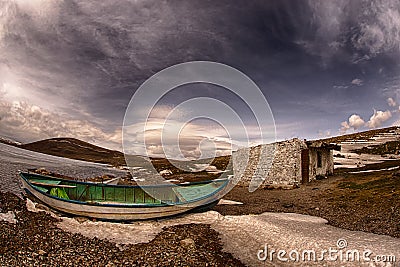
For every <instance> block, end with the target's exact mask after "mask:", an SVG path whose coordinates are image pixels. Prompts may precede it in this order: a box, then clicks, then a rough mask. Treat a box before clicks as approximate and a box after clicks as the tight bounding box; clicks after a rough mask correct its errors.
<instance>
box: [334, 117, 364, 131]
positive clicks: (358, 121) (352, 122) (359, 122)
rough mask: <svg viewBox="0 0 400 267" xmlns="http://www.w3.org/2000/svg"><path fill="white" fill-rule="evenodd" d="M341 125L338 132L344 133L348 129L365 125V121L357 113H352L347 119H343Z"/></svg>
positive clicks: (355, 128)
mask: <svg viewBox="0 0 400 267" xmlns="http://www.w3.org/2000/svg"><path fill="white" fill-rule="evenodd" d="M340 125H341V126H342V127H341V128H340V132H342V133H345V132H346V131H347V130H349V129H351V128H352V129H353V130H354V131H356V130H358V129H359V128H361V127H363V126H364V125H365V121H364V120H363V119H362V118H361V117H360V116H359V115H357V114H353V115H351V116H350V117H349V119H348V121H344V122H342V123H341V124H340Z"/></svg>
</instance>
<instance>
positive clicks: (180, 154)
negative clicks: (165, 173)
mask: <svg viewBox="0 0 400 267" xmlns="http://www.w3.org/2000/svg"><path fill="white" fill-rule="evenodd" d="M160 110H162V109H160ZM125 127H126V129H125V130H126V135H124V139H125V140H124V146H125V147H124V150H125V152H127V153H129V154H141V155H148V156H150V157H167V158H171V159H180V160H184V159H190V160H192V159H198V158H212V157H214V156H221V155H227V154H230V153H231V151H232V149H235V148H237V146H236V145H235V144H234V142H233V141H232V140H231V139H230V137H229V136H228V135H227V133H226V132H225V130H224V129H223V128H221V127H216V125H205V124H204V122H203V123H201V122H199V121H197V120H194V121H190V122H188V123H185V124H182V122H181V121H177V120H174V119H172V120H170V119H169V120H168V121H166V120H164V118H157V117H151V118H149V119H148V120H147V124H146V125H145V124H144V123H135V124H133V125H129V126H125ZM143 141H144V142H143Z"/></svg>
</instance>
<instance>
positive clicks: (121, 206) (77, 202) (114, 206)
mask: <svg viewBox="0 0 400 267" xmlns="http://www.w3.org/2000/svg"><path fill="white" fill-rule="evenodd" d="M25 174H28V175H34V176H38V177H49V178H53V177H51V176H45V175H39V174H31V173H26V172H20V173H19V175H20V177H21V178H22V179H23V180H24V181H25V182H26V183H27V184H28V185H29V186H30V187H31V188H32V189H33V190H35V191H36V192H38V193H39V194H42V195H44V196H46V197H50V198H53V199H56V200H59V201H63V202H68V203H72V204H79V205H87V206H96V207H99V206H100V207H113V208H146V207H147V208H149V207H168V206H184V205H188V204H193V203H195V202H198V201H201V200H204V199H207V198H210V197H212V196H214V195H216V194H217V193H218V192H220V191H221V190H223V189H224V188H225V187H226V186H227V184H228V182H229V179H226V181H225V182H224V183H223V184H222V185H221V186H220V187H218V188H217V190H215V191H213V192H212V193H210V194H208V195H205V196H203V197H199V198H196V199H194V200H190V201H185V202H171V203H168V202H161V203H148V204H146V203H139V204H134V203H132V204H126V203H121V204H109V203H107V204H104V203H101V202H87V201H79V200H73V199H64V198H59V197H57V196H53V195H50V194H49V193H46V192H43V191H41V190H38V189H36V188H35V186H34V185H33V184H32V183H31V182H30V181H29V180H28V179H27V178H26V177H24V175H25ZM54 179H57V180H62V181H69V180H67V179H61V178H57V177H54ZM70 181H73V182H75V181H74V180H70ZM210 182H212V181H210ZM79 183H81V184H88V185H92V186H97V185H106V186H108V187H113V186H115V185H107V184H97V183H87V182H79ZM200 183H202V182H200ZM197 184H198V183H197ZM185 185H192V183H190V184H185ZM120 186H122V187H125V186H124V185H119V186H118V187H120ZM166 186H170V185H166ZM127 187H129V188H131V187H136V188H138V187H139V188H140V186H127ZM152 187H157V186H152ZM171 187H172V186H171ZM25 190H27V191H29V193H31V194H33V193H32V192H30V190H29V189H28V188H25ZM33 195H34V194H33ZM211 202H212V201H211ZM211 202H210V203H211ZM195 207H196V206H194V207H193V208H195Z"/></svg>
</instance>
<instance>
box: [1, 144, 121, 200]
mask: <svg viewBox="0 0 400 267" xmlns="http://www.w3.org/2000/svg"><path fill="white" fill-rule="evenodd" d="M41 167H43V168H45V169H46V170H49V171H53V172H57V173H61V174H64V175H68V176H72V177H77V178H81V179H84V178H88V177H94V176H99V175H103V174H105V173H108V174H113V175H115V176H125V174H126V171H122V170H118V169H115V168H112V167H109V166H107V165H105V164H99V163H90V162H85V161H80V160H73V159H67V158H61V157H56V156H51V155H46V154H42V153H37V152H33V151H29V150H25V149H21V148H17V147H14V146H10V145H6V144H1V143H0V190H1V191H3V192H5V191H10V192H12V193H15V194H20V193H21V192H22V190H21V187H20V183H19V179H18V172H19V171H27V170H28V169H30V168H41Z"/></svg>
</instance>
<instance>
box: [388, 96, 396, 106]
mask: <svg viewBox="0 0 400 267" xmlns="http://www.w3.org/2000/svg"><path fill="white" fill-rule="evenodd" d="M387 103H388V105H389V106H390V107H395V106H396V105H397V104H396V101H394V99H393V98H391V97H389V98H388V99H387Z"/></svg>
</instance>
